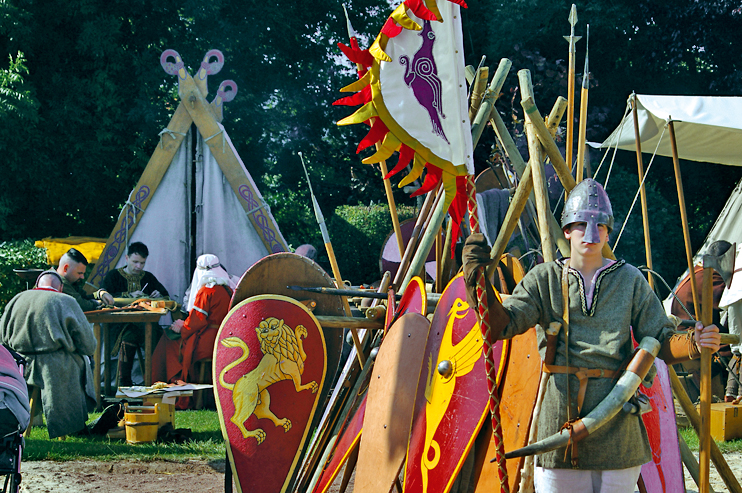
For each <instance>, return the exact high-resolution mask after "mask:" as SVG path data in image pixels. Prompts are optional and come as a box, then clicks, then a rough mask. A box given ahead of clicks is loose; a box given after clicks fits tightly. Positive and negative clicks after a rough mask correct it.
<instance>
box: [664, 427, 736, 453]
mask: <svg viewBox="0 0 742 493" xmlns="http://www.w3.org/2000/svg"><path fill="white" fill-rule="evenodd" d="M678 432H679V433H680V436H682V437H683V440H685V443H687V444H688V447H690V449H691V450H694V451H698V435H696V430H694V429H693V428H679V429H678ZM714 441H716V440H714ZM716 445H718V446H719V450H720V451H721V453H722V454H725V453H729V452H742V439H737V440H729V441H726V442H716Z"/></svg>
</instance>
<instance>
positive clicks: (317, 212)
mask: <svg viewBox="0 0 742 493" xmlns="http://www.w3.org/2000/svg"><path fill="white" fill-rule="evenodd" d="M297 154H299V159H301V165H302V167H303V168H304V175H305V176H306V177H307V184H308V185H309V193H310V195H311V196H312V205H313V206H314V217H315V218H316V219H317V224H318V225H319V229H320V232H321V233H322V240H323V241H324V242H325V248H326V249H327V256H328V257H329V259H330V265H331V266H332V274H333V276H334V277H335V285H336V286H337V287H338V288H340V287H341V286H343V287H344V286H345V283H344V282H343V278H342V277H341V276H340V268H339V267H338V262H337V259H336V258H335V250H334V249H333V248H332V241H331V240H330V234H329V233H328V231H327V225H326V224H325V217H324V216H323V215H322V210H321V209H320V208H319V203H318V202H317V198H316V197H315V196H314V191H313V190H312V182H311V181H310V180H309V173H308V172H307V167H306V165H305V164H304V156H303V155H302V153H301V151H300V152H298V153H297ZM340 299H342V300H343V306H344V307H345V313H347V314H348V315H350V314H351V311H350V304H349V303H348V298H347V297H345V296H342V297H341V298H340ZM349 329H350V334H351V337H352V338H353V345H354V346H355V348H356V356H358V362H359V363H360V364H361V369H363V366H364V365H365V364H366V357H365V356H364V354H363V351H362V349H361V340H360V339H359V338H358V332H357V331H356V328H355V327H349Z"/></svg>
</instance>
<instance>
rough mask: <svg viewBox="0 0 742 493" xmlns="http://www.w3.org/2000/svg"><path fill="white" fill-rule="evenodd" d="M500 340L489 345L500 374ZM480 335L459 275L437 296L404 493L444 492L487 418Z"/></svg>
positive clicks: (416, 405)
mask: <svg viewBox="0 0 742 493" xmlns="http://www.w3.org/2000/svg"><path fill="white" fill-rule="evenodd" d="M503 349H504V346H503V341H497V343H496V344H494V345H493V351H494V355H493V357H494V361H495V364H496V365H497V366H498V372H497V379H498V381H499V380H500V378H501V377H502V372H503V363H504V362H503V361H502V360H501V357H502V354H503ZM486 378H487V374H486V372H485V371H484V357H483V356H482V333H481V330H480V328H479V324H478V323H477V316H476V313H475V312H474V310H472V309H471V308H470V307H469V305H468V303H467V302H466V286H465V284H464V277H463V274H459V275H457V276H456V277H454V278H453V279H452V280H451V282H450V283H449V284H448V286H447V287H446V289H445V290H444V291H443V294H442V295H441V299H440V300H439V301H438V304H437V306H436V309H435V314H434V315H433V321H432V322H431V325H430V335H429V337H428V342H427V347H426V348H425V356H424V359H423V364H422V369H421V371H420V380H419V382H418V387H417V395H416V398H415V414H414V417H413V418H412V426H411V431H410V441H409V445H408V449H407V463H406V466H405V482H404V491H405V493H411V492H420V493H433V492H436V493H445V492H447V491H449V490H450V489H451V486H452V485H453V482H454V480H455V479H456V475H457V474H458V472H459V470H460V469H461V466H462V464H463V461H464V459H465V458H466V455H467V453H468V452H469V450H470V449H471V446H472V445H473V443H474V439H475V438H476V436H477V433H478V432H479V430H480V428H481V427H482V424H483V423H484V420H485V418H486V417H487V416H488V412H487V402H488V398H489V392H488V390H487V380H486Z"/></svg>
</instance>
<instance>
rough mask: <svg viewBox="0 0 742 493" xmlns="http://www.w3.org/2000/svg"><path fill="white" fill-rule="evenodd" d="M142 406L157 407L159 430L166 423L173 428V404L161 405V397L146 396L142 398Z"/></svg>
mask: <svg viewBox="0 0 742 493" xmlns="http://www.w3.org/2000/svg"><path fill="white" fill-rule="evenodd" d="M144 405H145V406H156V407H157V415H158V416H159V427H160V428H162V427H163V426H164V425H166V424H167V423H170V424H171V425H172V427H173V428H175V404H163V403H162V395H147V396H145V397H144Z"/></svg>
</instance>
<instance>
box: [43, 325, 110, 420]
mask: <svg viewBox="0 0 742 493" xmlns="http://www.w3.org/2000/svg"><path fill="white" fill-rule="evenodd" d="M93 335H94V336H95V354H94V355H93V361H94V362H95V374H94V375H93V387H94V388H95V404H96V406H95V409H96V411H100V410H101V409H102V406H101V397H100V391H101V388H100V351H101V340H100V337H101V330H100V324H93ZM107 371H108V368H106V372H107ZM29 428H31V427H30V426H29Z"/></svg>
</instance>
